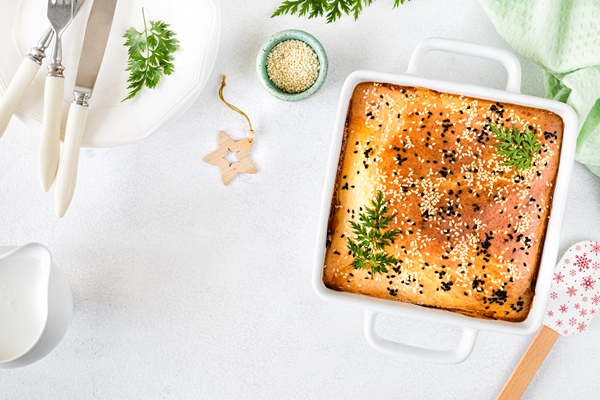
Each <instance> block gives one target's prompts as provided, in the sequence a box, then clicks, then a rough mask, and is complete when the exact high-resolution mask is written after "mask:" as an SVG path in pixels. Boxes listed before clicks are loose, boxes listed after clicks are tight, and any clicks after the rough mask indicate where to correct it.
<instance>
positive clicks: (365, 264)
mask: <svg viewBox="0 0 600 400" xmlns="http://www.w3.org/2000/svg"><path fill="white" fill-rule="evenodd" d="M364 209H365V211H364V212H361V213H359V214H358V222H356V221H352V220H351V221H350V227H351V228H352V233H353V235H354V237H353V238H350V237H348V239H347V247H348V250H350V251H351V253H352V255H353V256H354V260H353V261H352V263H351V264H350V265H351V266H352V267H353V268H355V269H369V270H371V279H373V278H374V277H375V274H380V273H386V272H388V268H390V267H393V266H394V265H396V264H398V258H396V257H394V256H392V255H390V254H388V253H387V247H389V246H391V245H392V244H393V243H394V240H395V239H396V237H397V236H398V235H399V234H400V232H401V231H400V230H398V229H389V228H390V225H391V224H392V221H393V220H394V218H395V217H396V214H389V206H388V202H387V201H386V200H384V198H383V192H381V191H378V192H377V194H376V196H375V199H374V200H372V201H371V206H370V207H369V206H367V205H365V206H364Z"/></svg>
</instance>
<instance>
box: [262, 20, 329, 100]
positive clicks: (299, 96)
mask: <svg viewBox="0 0 600 400" xmlns="http://www.w3.org/2000/svg"><path fill="white" fill-rule="evenodd" d="M285 40H300V41H302V42H304V43H306V44H307V45H309V46H310V47H311V48H312V49H313V50H314V52H315V53H316V54H317V57H318V59H319V75H318V76H317V80H316V81H315V83H314V84H313V85H312V86H311V87H309V88H308V89H306V90H305V91H304V92H300V93H288V92H284V91H283V90H281V89H279V88H278V87H277V86H276V85H275V84H274V83H273V82H272V81H271V79H270V78H269V75H268V74H267V57H268V56H269V53H270V52H271V50H273V47H275V46H277V45H278V44H279V43H281V42H283V41H285ZM327 67H328V63H327V54H326V53H325V49H324V48H323V45H322V44H321V43H320V42H319V41H318V40H317V39H316V38H315V37H314V36H313V35H311V34H309V33H306V32H304V31H299V30H295V29H290V30H286V31H281V32H277V33H276V34H274V35H273V36H271V37H270V38H269V40H268V41H267V42H266V43H265V44H264V45H263V46H262V47H261V48H260V50H259V51H258V56H257V57H256V72H257V73H258V78H259V79H260V81H261V82H262V84H263V86H264V87H265V89H267V91H268V92H269V93H271V94H272V95H273V96H275V97H277V98H278V99H281V100H285V101H298V100H305V99H307V98H309V97H310V96H312V95H313V94H315V93H316V92H317V91H318V90H319V89H321V86H323V83H324V82H325V78H327Z"/></svg>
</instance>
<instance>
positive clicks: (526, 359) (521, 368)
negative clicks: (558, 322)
mask: <svg viewBox="0 0 600 400" xmlns="http://www.w3.org/2000/svg"><path fill="white" fill-rule="evenodd" d="M558 336H559V334H558V332H556V331H554V330H552V329H550V328H548V327H547V326H546V325H542V329H540V330H539V331H538V333H537V334H536V335H535V337H534V338H533V341H532V342H531V343H530V344H529V347H528V348H527V350H526V351H525V354H523V357H521V360H520V361H519V363H518V364H517V366H516V367H515V369H514V370H513V372H512V374H511V375H510V378H508V381H506V384H505V385H504V387H503V388H502V391H501V392H500V394H499V395H498V397H497V398H496V400H513V399H520V398H521V396H522V395H523V393H524V392H525V390H526V389H527V386H529V382H531V379H533V377H534V375H535V373H536V372H537V370H538V368H540V365H542V363H543V362H544V359H545V358H546V356H547V355H548V353H549V352H550V349H552V346H554V342H556V339H558Z"/></svg>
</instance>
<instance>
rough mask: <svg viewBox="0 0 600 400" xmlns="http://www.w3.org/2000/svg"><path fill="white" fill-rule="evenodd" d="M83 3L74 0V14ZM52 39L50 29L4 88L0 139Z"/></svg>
mask: <svg viewBox="0 0 600 400" xmlns="http://www.w3.org/2000/svg"><path fill="white" fill-rule="evenodd" d="M84 1H85V0H75V14H77V12H78V11H79V9H80V8H81V6H82V5H83V3H84ZM53 37H54V30H52V27H50V28H48V29H47V30H46V32H44V34H43V35H42V37H41V38H40V40H38V43H37V45H36V46H35V47H32V48H31V52H30V53H29V54H27V55H26V56H25V57H24V58H23V61H22V62H21V65H20V66H19V68H18V69H17V72H16V73H15V75H14V77H13V79H12V80H11V81H10V84H9V85H8V87H7V88H6V91H5V92H4V96H2V98H0V137H2V135H3V134H4V131H5V130H6V127H7V126H8V123H9V122H10V119H11V118H12V116H13V114H14V113H15V111H16V109H17V106H18V105H19V103H20V102H21V100H22V99H23V96H24V95H25V92H26V91H27V88H29V85H30V84H31V82H32V81H33V78H34V77H35V75H36V73H37V71H38V70H39V69H40V66H41V65H42V61H43V60H44V58H46V49H47V48H48V47H49V46H50V43H51V41H52V38H53Z"/></svg>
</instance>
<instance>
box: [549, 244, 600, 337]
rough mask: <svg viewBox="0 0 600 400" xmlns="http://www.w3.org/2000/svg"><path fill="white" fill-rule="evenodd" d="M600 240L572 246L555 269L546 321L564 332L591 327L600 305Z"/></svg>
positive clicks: (550, 325)
mask: <svg viewBox="0 0 600 400" xmlns="http://www.w3.org/2000/svg"><path fill="white" fill-rule="evenodd" d="M599 281H600V243H599V242H596V241H585V242H580V243H577V244H576V245H575V246H572V247H571V248H570V249H569V250H567V252H566V253H565V254H564V255H563V257H562V259H561V260H560V262H559V263H558V266H557V267H556V269H555V270H554V275H553V278H552V288H551V289H550V299H549V300H548V306H547V307H546V316H545V317H544V325H546V326H548V327H549V328H552V329H553V330H555V331H556V332H558V333H559V334H561V335H563V336H567V335H573V334H575V333H580V332H582V331H583V330H585V328H587V327H588V325H589V323H590V320H591V319H592V318H593V317H594V315H596V310H597V309H598V307H599V306H600V282H599Z"/></svg>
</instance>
